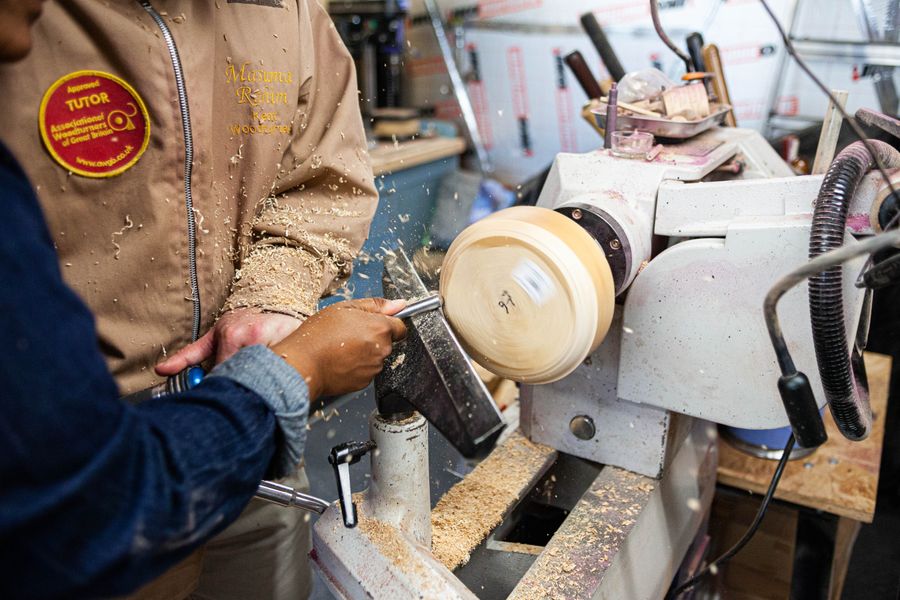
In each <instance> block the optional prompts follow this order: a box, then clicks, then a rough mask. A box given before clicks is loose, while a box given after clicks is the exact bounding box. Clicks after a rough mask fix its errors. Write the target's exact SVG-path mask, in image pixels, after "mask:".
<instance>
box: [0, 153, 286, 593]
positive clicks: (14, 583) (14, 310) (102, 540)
mask: <svg viewBox="0 0 900 600" xmlns="http://www.w3.org/2000/svg"><path fill="white" fill-rule="evenodd" d="M0 198H2V201H3V211H4V215H3V219H0V340H2V343H3V351H2V352H0V598H77V597H108V596H115V595H121V594H124V593H126V592H129V591H131V590H133V589H135V588H136V587H137V586H139V585H140V584H142V583H145V582H147V581H149V580H151V579H152V578H154V577H156V576H157V575H159V574H161V573H162V572H163V571H165V570H166V569H167V568H168V567H170V566H172V565H174V564H175V563H176V562H178V561H179V560H181V559H183V558H184V557H186V556H187V555H188V554H190V553H191V552H192V551H193V550H194V549H196V548H197V547H198V546H200V545H201V544H202V543H203V542H204V541H206V540H207V539H209V538H210V537H211V536H213V535H215V534H216V533H217V532H219V531H220V530H222V529H223V528H224V527H225V526H226V525H227V524H228V523H229V522H231V521H232V520H234V519H235V518H236V517H237V516H238V514H240V512H241V510H242V509H243V507H244V506H245V505H246V503H247V502H248V501H249V500H250V498H251V497H252V496H253V493H254V492H255V490H256V487H257V485H258V483H259V481H260V479H261V478H262V477H263V475H264V473H265V472H266V470H267V469H268V468H269V466H270V464H271V461H272V458H273V456H274V453H275V442H274V439H275V438H276V435H275V431H276V417H275V412H278V411H281V412H282V413H284V414H288V413H290V412H291V409H290V406H289V405H288V404H286V403H285V404H283V405H280V408H276V411H275V412H273V409H272V407H273V406H279V405H277V402H278V394H277V393H273V390H271V389H268V388H267V387H266V385H260V384H259V383H258V382H257V383H254V382H253V381H251V380H250V379H248V378H247V376H246V375H239V374H235V375H234V377H230V376H215V377H210V378H209V380H208V381H205V382H203V383H201V384H200V385H199V386H198V387H197V388H195V389H194V390H192V391H191V392H189V393H186V394H180V395H174V396H170V397H168V398H165V399H162V400H159V401H150V402H146V403H144V404H141V405H139V406H129V405H127V404H125V403H123V402H122V401H120V400H119V398H118V396H119V393H118V389H117V388H116V385H115V382H114V381H113V379H112V377H111V376H110V374H109V372H108V371H107V369H106V365H105V363H104V361H103V357H102V356H101V354H100V352H99V350H98V342H97V332H96V331H95V329H94V323H93V319H92V317H91V314H90V312H89V311H88V310H87V308H86V307H85V305H84V304H83V303H82V302H81V300H80V299H79V298H78V297H77V296H76V294H75V293H74V292H73V291H72V290H71V289H70V288H69V287H68V286H66V285H65V284H64V283H63V280H62V277H61V275H60V272H59V267H58V265H57V258H56V254H55V252H54V250H53V246H52V242H51V240H50V236H49V234H48V232H47V228H46V226H45V224H44V222H43V217H42V215H41V212H40V209H39V207H38V204H37V200H36V199H35V198H34V195H33V193H32V192H31V189H30V186H29V185H28V182H27V180H26V179H25V177H24V175H23V174H22V173H21V170H20V169H19V168H18V166H17V165H16V164H15V163H14V161H13V160H12V159H11V157H10V156H9V154H8V153H7V152H6V150H5V149H4V148H2V146H0ZM98 210H100V208H99V207H98ZM104 210H108V209H104ZM258 353H259V351H258V350H251V351H249V352H247V353H246V354H242V357H241V358H240V359H238V360H239V361H250V362H254V361H256V362H259V363H260V364H261V363H262V362H265V361H257V359H253V358H244V356H246V355H250V356H252V355H254V354H258ZM268 362H269V363H273V362H274V361H272V360H269V361H268ZM238 364H240V363H238ZM254 364H255V363H254ZM231 368H233V367H223V370H225V371H228V370H230V369H231ZM272 369H275V371H277V370H278V369H277V367H271V365H270V367H269V371H272ZM279 377H280V376H279ZM295 377H296V376H295ZM282 379H283V378H282ZM273 381H274V379H273ZM281 385H282V388H283V390H282V391H288V387H289V386H288V385H287V383H286V380H284V381H282V384H281ZM295 388H296V389H293V390H292V391H290V393H291V394H296V395H297V396H302V395H303V391H302V390H301V389H299V386H295ZM254 389H255V390H258V391H254ZM261 393H263V394H268V395H269V397H268V398H263V396H262V395H261ZM273 398H275V400H274V401H273ZM298 406H299V405H298ZM297 418H298V419H299V418H300V417H297ZM295 450H296V448H295Z"/></svg>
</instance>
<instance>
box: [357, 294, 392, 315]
mask: <svg viewBox="0 0 900 600" xmlns="http://www.w3.org/2000/svg"><path fill="white" fill-rule="evenodd" d="M348 304H349V305H350V306H352V307H353V308H358V309H359V310H364V311H366V312H371V313H377V314H381V315H387V316H392V315H395V314H397V313H398V312H400V311H401V310H403V309H404V308H406V300H387V299H386V298H359V299H358V300H350V301H349V302H348Z"/></svg>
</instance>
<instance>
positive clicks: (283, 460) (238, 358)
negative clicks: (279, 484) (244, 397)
mask: <svg viewBox="0 0 900 600" xmlns="http://www.w3.org/2000/svg"><path fill="white" fill-rule="evenodd" d="M216 377H227V378H228V379H231V380H233V381H236V382H238V383H240V384H241V385H243V386H244V387H245V388H248V389H250V390H253V391H254V392H256V393H257V394H259V395H260V396H261V397H262V398H263V400H265V402H266V404H267V405H268V406H269V408H271V409H272V412H273V413H274V414H275V418H276V419H277V421H278V429H279V430H280V432H281V436H280V443H279V444H278V446H277V447H276V453H275V461H274V465H273V467H274V469H275V470H274V475H273V476H274V477H277V478H281V477H285V476H287V475H290V474H291V473H293V472H294V471H296V470H297V465H299V464H300V459H301V458H303V448H304V446H305V445H306V423H307V420H308V416H309V388H307V386H306V381H305V380H304V379H303V377H301V376H300V375H299V374H298V373H297V371H296V370H294V369H293V368H292V367H290V366H288V364H287V363H286V362H284V360H282V359H281V358H279V357H278V356H277V355H276V354H275V353H274V352H272V351H271V350H269V349H268V348H266V347H265V346H250V347H248V348H242V349H241V350H239V351H238V352H237V353H236V354H235V355H234V356H232V357H231V358H229V359H228V360H227V361H225V362H223V363H222V364H220V365H218V366H217V367H216V368H215V369H213V370H212V372H211V373H210V374H209V377H207V379H209V378H216Z"/></svg>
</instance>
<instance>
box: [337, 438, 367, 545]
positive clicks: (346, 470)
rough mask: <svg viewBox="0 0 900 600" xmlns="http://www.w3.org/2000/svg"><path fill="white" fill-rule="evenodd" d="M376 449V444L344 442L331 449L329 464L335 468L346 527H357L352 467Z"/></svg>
mask: <svg viewBox="0 0 900 600" xmlns="http://www.w3.org/2000/svg"><path fill="white" fill-rule="evenodd" d="M374 448H375V442H373V441H371V440H369V441H368V442H344V443H343V444H338V445H337V446H335V447H334V448H332V449H331V454H329V455H328V462H329V463H331V466H332V468H334V477H335V479H336V481H337V489H338V500H339V501H340V503H341V515H343V517H344V526H345V527H350V528H352V527H356V524H357V522H358V519H357V517H356V505H355V504H354V503H353V490H352V489H351V486H350V465H353V464H356V463H358V462H359V459H361V458H362V457H363V456H365V455H366V454H368V453H369V451H371V450H373V449H374Z"/></svg>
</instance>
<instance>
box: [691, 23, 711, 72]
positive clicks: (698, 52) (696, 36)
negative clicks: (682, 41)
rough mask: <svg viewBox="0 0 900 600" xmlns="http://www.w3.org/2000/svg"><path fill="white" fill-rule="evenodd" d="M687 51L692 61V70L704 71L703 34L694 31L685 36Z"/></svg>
mask: <svg viewBox="0 0 900 600" xmlns="http://www.w3.org/2000/svg"><path fill="white" fill-rule="evenodd" d="M687 51H688V54H689V55H690V57H691V62H693V63H694V70H695V71H706V64H705V63H704V62H703V35H701V34H700V33H699V32H697V31H695V32H694V33H692V34H691V35H689V36H687Z"/></svg>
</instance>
